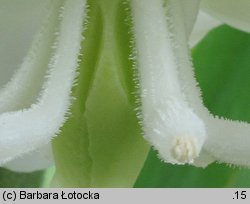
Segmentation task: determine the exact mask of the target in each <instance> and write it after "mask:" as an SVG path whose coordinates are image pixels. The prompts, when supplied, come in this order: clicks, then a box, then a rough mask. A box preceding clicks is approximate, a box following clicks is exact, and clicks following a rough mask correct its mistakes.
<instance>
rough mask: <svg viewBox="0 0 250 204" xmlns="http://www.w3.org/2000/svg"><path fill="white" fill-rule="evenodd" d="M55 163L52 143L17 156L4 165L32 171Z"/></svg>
mask: <svg viewBox="0 0 250 204" xmlns="http://www.w3.org/2000/svg"><path fill="white" fill-rule="evenodd" d="M53 164H54V160H53V152H52V147H51V144H48V145H45V146H42V147H40V148H38V149H36V150H35V151H32V152H29V153H26V154H24V155H22V156H21V157H20V158H16V159H14V160H12V161H10V162H8V163H6V164H5V165H4V166H3V167H5V168H7V169H10V170H12V171H16V172H32V171H38V170H43V169H46V168H48V167H50V166H52V165H53Z"/></svg>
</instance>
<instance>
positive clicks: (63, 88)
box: [0, 0, 250, 187]
mask: <svg viewBox="0 0 250 204" xmlns="http://www.w3.org/2000/svg"><path fill="white" fill-rule="evenodd" d="M248 8H250V3H249V1H247V0H239V1H237V2H236V1H231V0H220V1H216V0H201V1H200V0H131V1H121V0H115V1H110V0H91V1H85V0H64V1H63V0H44V1H37V0H21V1H9V0H0V39H1V44H0V61H1V66H0V72H1V75H0V85H1V89H0V111H1V115H0V164H1V166H5V167H7V168H10V169H13V170H17V171H33V170H37V169H43V168H46V167H48V166H50V165H52V164H53V162H54V161H53V160H54V158H53V157H55V163H56V166H57V171H58V174H57V180H58V183H59V184H58V185H63V186H92V187H93V186H99V187H104V186H106V187H107V186H113V187H114V186H131V185H132V184H133V182H134V180H135V178H136V177H137V175H138V173H139V171H140V169H141V167H142V165H143V162H144V161H145V158H146V156H147V152H148V150H149V145H148V144H147V143H146V142H145V141H144V140H143V139H142V135H144V138H145V139H146V140H147V141H148V142H149V144H151V145H152V146H153V147H154V148H155V149H156V150H158V152H159V156H160V158H161V159H163V160H164V161H165V162H168V163H172V164H185V163H189V164H192V165H196V166H202V167H205V166H206V165H208V164H209V163H211V162H213V161H219V162H225V163H230V164H235V165H244V166H249V165H250V159H249V155H250V154H249V144H250V137H249V133H250V126H249V124H247V123H244V122H237V121H230V120H228V119H224V118H218V117H216V116H213V115H211V114H210V113H209V111H208V110H207V109H206V107H205V106H204V105H203V102H202V98H201V94H200V91H199V87H198V84H197V82H196V79H195V77H194V73H193V67H192V62H191V57H190V51H189V49H190V47H189V45H194V44H195V43H197V41H198V40H200V39H201V38H202V37H203V36H204V35H205V34H206V33H207V31H208V30H209V29H211V28H212V27H214V26H217V25H219V24H221V23H222V22H225V23H227V24H229V25H231V26H234V27H236V28H238V29H241V30H244V31H247V32H249V31H250V23H249V22H250V21H249V20H248V19H249V13H248ZM199 10H200V14H199V18H198V20H197V24H196V25H197V26H196V27H195V28H194V29H193V26H194V23H195V21H196V19H197V15H198V13H199ZM204 12H205V13H204ZM211 16H213V17H214V18H216V19H217V20H215V19H213V18H212V17H211ZM204 21H205V22H206V23H205V25H204V24H203V23H204ZM192 30H193V33H192ZM191 33H192V35H191ZM139 123H140V125H139ZM141 132H143V134H141ZM56 135H59V136H58V137H57V138H56V139H55V140H53V138H54V137H56ZM51 142H53V143H54V144H53V152H54V153H52V148H51V146H52V145H51ZM67 165H68V166H70V167H69V168H63V166H67ZM68 172H70V173H68ZM68 175H71V178H69V177H68ZM65 177H67V178H65Z"/></svg>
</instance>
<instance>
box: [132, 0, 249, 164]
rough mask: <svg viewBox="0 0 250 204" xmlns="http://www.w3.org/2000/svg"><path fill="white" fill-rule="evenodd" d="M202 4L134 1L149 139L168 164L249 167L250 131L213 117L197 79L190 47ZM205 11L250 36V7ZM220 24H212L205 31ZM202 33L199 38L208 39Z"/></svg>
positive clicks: (218, 6)
mask: <svg viewBox="0 0 250 204" xmlns="http://www.w3.org/2000/svg"><path fill="white" fill-rule="evenodd" d="M163 3H164V5H163ZM199 3H200V2H199V1H198V0H188V1H184V0H167V1H161V0H156V1H151V0H146V1H140V0H134V1H132V9H133V15H134V21H135V36H136V44H137V50H138V65H139V66H138V67H139V76H140V82H141V90H142V106H143V107H142V110H143V111H142V113H143V124H144V131H145V138H146V139H147V140H148V141H150V143H151V144H153V146H154V147H155V148H156V149H157V150H159V154H160V156H161V157H162V159H163V160H165V161H166V162H170V163H177V164H184V163H194V165H197V166H206V165H207V164H209V163H210V162H212V161H214V160H217V161H220V162H226V163H231V164H236V165H246V166H249V165H250V159H249V156H250V152H249V144H250V137H249V135H250V125H249V124H246V123H243V122H236V121H230V120H225V119H222V118H221V119H220V118H218V117H214V116H212V115H211V114H210V113H209V112H208V110H207V109H206V108H205V107H204V106H203V104H202V100H201V97H200V91H199V88H198V87H197V82H196V81H195V78H194V73H193V68H192V64H191V61H190V56H189V51H188V48H187V46H188V38H189V35H190V32H191V30H192V29H191V28H192V26H193V22H194V19H195V15H196V14H197V12H198V7H199V6H198V5H199ZM201 6H202V8H204V10H205V11H207V12H208V13H212V14H214V16H216V17H218V18H220V19H223V20H225V22H226V23H229V24H230V25H233V26H235V27H237V28H239V29H242V30H245V31H249V28H250V25H249V21H248V19H249V18H248V17H249V12H248V9H249V8H250V3H249V1H244V0H242V1H240V2H239V1H237V2H236V1H227V0H223V1H215V0H214V1H210V0H207V1H206V0H205V1H202V3H201ZM201 15H202V14H201ZM203 16H204V15H203ZM207 18H208V17H207ZM208 20H210V19H208ZM203 23H204V22H203ZM218 24H219V23H217V21H216V20H214V21H213V22H212V23H211V21H210V23H209V24H208V25H206V24H205V25H203V27H206V26H217V25H218ZM196 30H197V29H196ZM198 30H199V29H198ZM200 30H201V31H200V34H198V36H200V35H203V34H205V33H206V31H204V30H202V29H200ZM197 33H199V32H197ZM197 33H195V34H197ZM191 44H195V42H193V43H191Z"/></svg>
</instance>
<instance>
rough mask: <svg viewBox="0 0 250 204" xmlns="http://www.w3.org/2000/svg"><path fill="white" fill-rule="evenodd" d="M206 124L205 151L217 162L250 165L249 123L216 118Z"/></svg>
mask: <svg viewBox="0 0 250 204" xmlns="http://www.w3.org/2000/svg"><path fill="white" fill-rule="evenodd" d="M207 124H208V134H209V138H208V140H207V141H206V144H205V149H206V151H207V152H208V153H209V154H210V155H213V157H215V159H216V160H217V161H219V162H223V163H230V164H235V165H242V166H248V167H250V148H249V146H250V124H247V123H243V122H236V121H229V120H222V119H218V118H215V119H210V120H207Z"/></svg>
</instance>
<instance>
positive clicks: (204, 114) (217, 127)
mask: <svg viewBox="0 0 250 204" xmlns="http://www.w3.org/2000/svg"><path fill="white" fill-rule="evenodd" d="M174 17H175V19H176V21H175V24H176V25H180V23H181V18H178V16H177V15H175V16H174ZM182 35H183V31H182V27H181V26H175V35H173V36H174V38H175V39H176V47H175V52H176V55H175V56H176V58H177V60H178V62H179V67H178V68H179V74H180V78H181V79H182V80H180V83H181V85H182V87H183V92H184V93H185V95H186V99H187V101H188V102H189V104H191V105H192V107H193V109H194V111H195V113H196V114H197V116H198V117H199V118H201V119H202V120H203V121H204V123H205V124H206V132H207V140H206V141H205V144H204V148H203V150H202V154H201V157H202V158H198V159H196V160H195V162H194V165H198V166H203V167H204V166H206V165H208V164H210V163H211V162H212V161H213V160H218V161H220V162H226V163H231V164H236V165H247V166H250V160H249V158H250V151H249V144H250V141H249V135H250V125H249V124H247V123H243V122H237V121H227V120H224V119H223V118H221V119H219V118H216V117H214V116H213V115H211V114H210V113H209V112H208V110H207V109H206V108H205V106H204V105H203V102H202V100H201V97H200V92H199V89H198V87H197V86H196V84H197V82H196V80H195V78H194V73H193V69H192V65H191V63H190V60H189V58H190V57H189V56H188V51H187V41H185V38H183V37H181V36H182ZM211 63H212V62H211Z"/></svg>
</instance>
